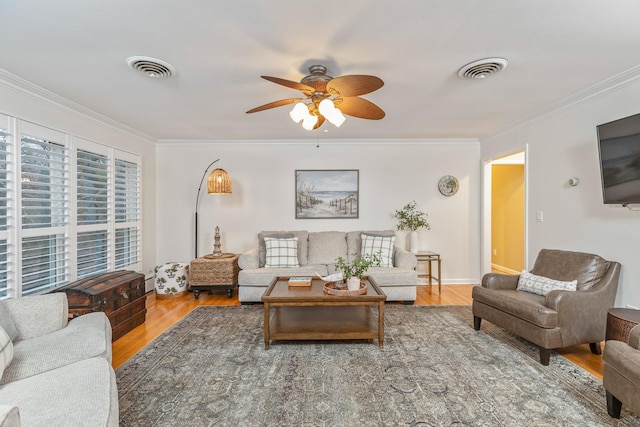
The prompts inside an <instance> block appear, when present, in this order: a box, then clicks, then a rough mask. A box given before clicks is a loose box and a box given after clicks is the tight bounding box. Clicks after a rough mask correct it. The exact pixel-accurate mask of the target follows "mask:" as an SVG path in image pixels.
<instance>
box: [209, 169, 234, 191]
mask: <svg viewBox="0 0 640 427" xmlns="http://www.w3.org/2000/svg"><path fill="white" fill-rule="evenodd" d="M207 193H209V194H231V177H230V176H229V174H228V173H227V171H226V170H224V169H220V168H218V169H214V170H213V171H212V172H211V173H210V174H209V178H207Z"/></svg>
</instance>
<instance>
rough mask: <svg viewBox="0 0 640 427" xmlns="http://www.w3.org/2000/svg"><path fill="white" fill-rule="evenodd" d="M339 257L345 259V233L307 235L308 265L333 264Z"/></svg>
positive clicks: (323, 232) (320, 232)
mask: <svg viewBox="0 0 640 427" xmlns="http://www.w3.org/2000/svg"><path fill="white" fill-rule="evenodd" d="M340 256H341V257H342V258H344V259H347V233H345V232H343V231H318V232H311V233H309V264H335V263H336V259H337V258H338V257H340Z"/></svg>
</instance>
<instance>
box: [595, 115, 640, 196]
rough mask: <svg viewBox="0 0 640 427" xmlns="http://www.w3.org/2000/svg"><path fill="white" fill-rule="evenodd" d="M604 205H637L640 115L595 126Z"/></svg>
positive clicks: (639, 169)
mask: <svg viewBox="0 0 640 427" xmlns="http://www.w3.org/2000/svg"><path fill="white" fill-rule="evenodd" d="M597 131H598V150H599V153H600V173H601V177H602V195H603V199H604V203H605V204H616V205H617V204H620V205H628V204H632V203H640V114H636V115H634V116H629V117H625V118H623V119H620V120H615V121H613V122H609V123H604V124H601V125H599V126H597Z"/></svg>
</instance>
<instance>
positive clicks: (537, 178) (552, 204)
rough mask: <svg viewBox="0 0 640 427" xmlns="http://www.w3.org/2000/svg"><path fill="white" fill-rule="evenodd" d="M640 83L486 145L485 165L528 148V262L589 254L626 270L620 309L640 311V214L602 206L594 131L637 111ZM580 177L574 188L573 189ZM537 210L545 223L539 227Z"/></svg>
mask: <svg viewBox="0 0 640 427" xmlns="http://www.w3.org/2000/svg"><path fill="white" fill-rule="evenodd" d="M638 99H640V83H634V84H629V85H627V86H625V87H623V88H620V89H618V90H612V91H609V92H607V93H605V94H602V95H600V96H597V97H592V98H589V99H587V100H584V101H582V102H580V103H577V104H574V105H572V106H570V107H567V108H565V109H563V110H560V111H557V112H555V113H552V114H548V115H546V116H544V117H542V118H540V119H538V120H535V121H532V122H530V123H527V124H523V125H521V126H519V127H517V128H514V129H512V130H510V131H508V132H505V133H503V134H500V135H496V136H493V137H490V138H486V139H484V140H483V141H482V159H483V160H490V159H492V158H495V157H498V156H500V155H502V154H506V153H509V152H514V151H518V150H522V149H524V147H525V145H527V144H528V150H529V151H528V157H527V172H528V182H527V197H528V215H529V218H530V221H529V224H528V235H529V241H528V261H529V265H530V266H532V265H533V262H534V260H535V257H536V255H537V254H538V251H539V250H540V249H542V248H557V249H568V250H575V251H582V252H591V253H596V254H599V255H600V256H602V257H604V258H606V259H609V260H614V261H618V262H620V263H621V264H622V275H621V281H620V284H619V287H618V295H617V299H616V306H621V307H624V306H626V305H627V304H631V305H634V306H636V307H640V286H638V284H639V283H640V262H638V254H639V253H640V212H632V211H630V210H628V209H626V208H623V207H620V206H612V205H604V204H603V202H602V191H601V184H600V169H599V161H598V146H597V137H596V126H597V125H599V124H602V123H605V122H608V121H611V120H615V119H619V118H622V117H626V116H629V115H632V114H636V113H638V112H640V104H638ZM571 177H578V178H579V179H580V184H579V185H578V186H577V187H571V186H569V185H568V180H569V178H571ZM536 211H543V212H544V221H543V222H535V218H536Z"/></svg>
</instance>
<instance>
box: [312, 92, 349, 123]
mask: <svg viewBox="0 0 640 427" xmlns="http://www.w3.org/2000/svg"><path fill="white" fill-rule="evenodd" d="M318 110H319V111H320V114H322V115H323V116H324V117H325V118H326V119H327V120H329V123H331V124H333V125H335V126H336V127H340V126H341V125H342V124H343V123H344V121H345V120H346V119H345V117H344V114H342V111H340V110H339V109H337V108H336V106H335V104H334V103H333V101H332V100H330V99H328V98H325V99H323V100H322V101H320V104H319V105H318Z"/></svg>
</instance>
